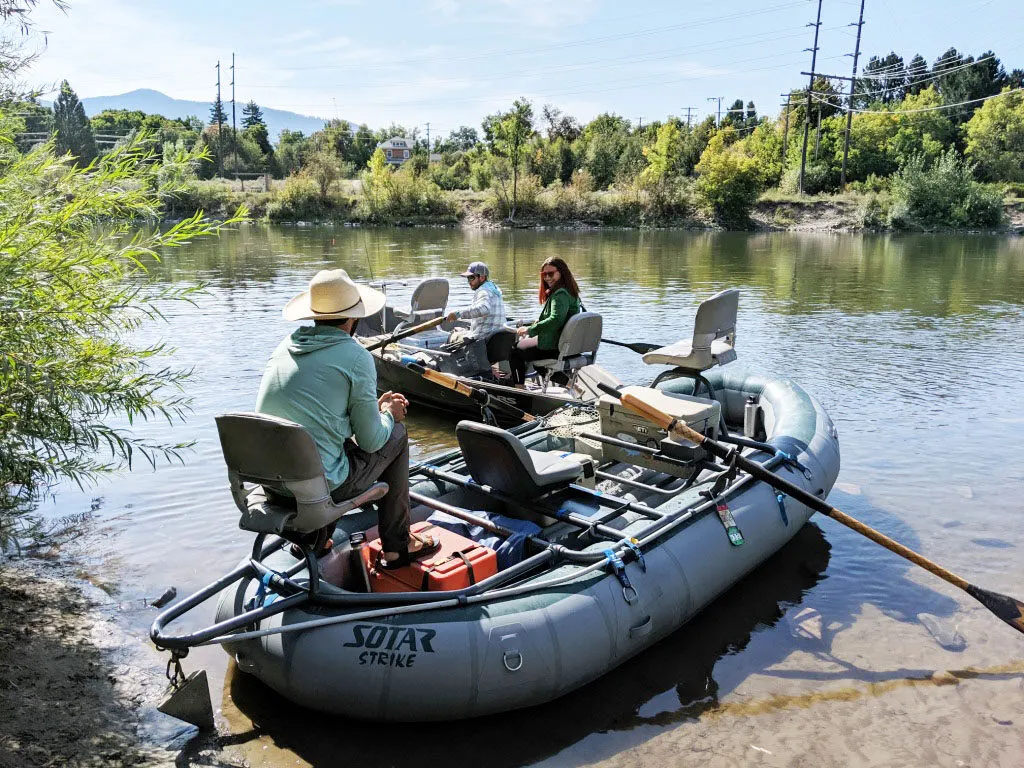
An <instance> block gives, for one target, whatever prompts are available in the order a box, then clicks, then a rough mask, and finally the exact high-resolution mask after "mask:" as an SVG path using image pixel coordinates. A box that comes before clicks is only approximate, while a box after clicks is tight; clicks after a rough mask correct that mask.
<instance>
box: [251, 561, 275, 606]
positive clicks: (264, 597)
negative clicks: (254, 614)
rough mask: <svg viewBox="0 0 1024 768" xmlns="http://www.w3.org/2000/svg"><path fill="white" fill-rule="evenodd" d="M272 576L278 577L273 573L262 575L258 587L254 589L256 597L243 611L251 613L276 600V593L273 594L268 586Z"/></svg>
mask: <svg viewBox="0 0 1024 768" xmlns="http://www.w3.org/2000/svg"><path fill="white" fill-rule="evenodd" d="M274 576H280V574H279V573H276V572H275V571H268V572H267V573H265V574H263V577H262V578H261V579H260V585H259V587H257V589H256V595H255V596H254V597H253V598H252V599H251V600H250V601H249V602H248V603H247V604H246V606H245V610H247V611H252V610H255V609H256V608H262V607H263V606H264V605H270V604H271V603H272V602H274V601H275V600H276V599H277V592H274V591H273V589H272V588H271V586H270V580H271V579H273V578H274Z"/></svg>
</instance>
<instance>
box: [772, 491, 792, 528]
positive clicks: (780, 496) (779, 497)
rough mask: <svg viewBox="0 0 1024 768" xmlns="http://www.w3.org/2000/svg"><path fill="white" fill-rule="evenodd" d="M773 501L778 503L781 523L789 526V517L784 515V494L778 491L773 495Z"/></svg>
mask: <svg viewBox="0 0 1024 768" xmlns="http://www.w3.org/2000/svg"><path fill="white" fill-rule="evenodd" d="M775 500H776V501H777V502H779V514H780V515H781V516H782V522H783V523H785V524H786V525H789V515H787V514H786V494H784V493H783V492H782V491H779V492H778V493H777V494H775Z"/></svg>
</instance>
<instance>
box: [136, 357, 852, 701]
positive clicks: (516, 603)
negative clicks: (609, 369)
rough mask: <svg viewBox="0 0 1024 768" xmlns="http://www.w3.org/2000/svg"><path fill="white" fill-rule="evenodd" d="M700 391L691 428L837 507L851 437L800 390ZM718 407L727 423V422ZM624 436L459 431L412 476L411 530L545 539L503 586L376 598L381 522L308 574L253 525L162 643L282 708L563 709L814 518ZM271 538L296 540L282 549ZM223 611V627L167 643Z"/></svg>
mask: <svg viewBox="0 0 1024 768" xmlns="http://www.w3.org/2000/svg"><path fill="white" fill-rule="evenodd" d="M693 384H694V380H693V379H675V380H672V381H669V382H667V383H666V384H665V385H664V387H663V389H662V392H663V393H665V399H666V400H670V399H671V396H673V395H678V396H679V397H678V400H679V403H680V405H679V408H680V413H681V414H684V415H685V414H686V413H696V412H697V411H700V412H701V413H703V414H704V416H703V417H702V419H701V420H700V421H699V424H698V426H696V427H695V428H697V429H700V430H701V431H706V433H707V434H711V433H713V432H715V431H716V430H718V429H719V428H720V425H722V424H724V425H725V426H726V429H727V430H728V433H719V435H718V437H719V439H720V440H723V441H727V442H731V443H732V444H734V445H735V446H736V449H737V451H742V455H744V456H746V457H748V458H750V459H752V460H755V461H758V462H760V463H762V464H763V466H765V467H766V468H768V469H771V470H772V471H775V472H777V473H779V474H780V475H781V476H782V477H785V478H786V479H788V480H790V481H791V482H793V483H795V484H797V485H799V486H800V487H802V488H804V489H806V490H807V491H809V492H810V493H813V494H814V495H816V496H818V497H821V498H824V497H825V496H826V495H827V494H828V492H829V490H830V489H831V488H832V485H833V483H834V482H835V479H836V476H837V475H838V472H839V446H838V437H837V434H836V430H835V427H834V426H833V424H832V421H831V419H830V418H829V417H828V415H827V414H826V413H825V412H824V410H823V409H822V408H821V407H820V405H818V403H817V402H816V401H815V400H814V399H813V398H812V397H810V396H809V395H808V394H807V393H806V392H804V391H803V390H802V389H801V388H800V387H799V386H797V385H796V384H794V383H792V382H790V381H788V380H785V379H772V378H765V377H761V376H756V375H750V374H747V373H744V372H742V370H739V369H735V367H734V366H730V368H729V370H728V371H726V370H725V369H722V368H716V369H713V370H710V371H703V372H702V376H701V381H700V386H701V388H702V394H703V390H704V389H705V387H707V388H709V389H710V390H711V393H712V394H713V397H714V400H713V401H711V400H709V399H707V398H695V397H693V394H692V393H693ZM651 396H652V397H654V396H657V395H656V393H653V392H652V393H651ZM670 404H671V403H670ZM709 408H710V409H713V410H716V409H718V408H720V409H721V418H720V419H719V420H718V421H717V422H714V420H711V419H708V418H707V413H708V409H709ZM752 410H753V412H754V416H755V418H754V420H753V422H752V421H751V412H752ZM745 415H746V417H747V425H748V426H747V434H746V435H745V436H743V437H741V436H739V430H740V428H741V427H740V425H743V424H744V416H745ZM602 416H604V419H603V420H602ZM609 426H610V422H609V418H608V414H606V413H602V412H601V411H599V410H598V409H597V408H595V407H594V406H593V405H589V406H588V405H569V406H566V407H565V408H563V409H561V410H559V411H556V412H555V413H554V414H552V415H550V416H549V417H545V418H543V419H539V420H537V421H535V422H531V423H529V424H524V425H522V426H520V427H517V428H516V429H514V430H511V431H510V432H511V435H509V433H504V432H501V431H500V430H495V433H494V434H492V433H489V432H488V428H483V429H481V428H479V425H476V426H474V427H467V426H465V425H460V427H459V428H458V429H457V436H458V437H459V441H460V449H459V450H455V451H449V452H447V453H445V454H442V455H439V456H435V457H432V458H431V459H429V460H427V461H424V462H421V463H419V464H416V465H414V466H413V467H412V468H411V482H412V494H413V496H412V498H413V500H414V502H415V503H416V506H415V507H414V510H413V517H414V519H415V520H422V519H425V518H426V517H427V516H428V515H430V514H431V513H432V512H434V511H435V510H442V511H448V512H453V513H455V514H456V515H459V514H462V515H464V516H465V515H466V510H471V511H472V512H471V513H470V516H471V517H474V516H475V517H482V516H483V515H484V514H488V515H494V514H502V515H506V516H510V517H518V518H525V519H529V520H532V521H533V522H535V523H536V524H537V525H538V526H540V530H539V532H537V533H536V534H534V535H532V536H531V537H530V538H529V540H528V542H527V544H526V547H525V556H524V559H523V560H522V561H521V562H519V563H518V564H515V565H512V566H511V567H508V568H505V569H504V570H500V571H499V572H498V573H497V574H495V575H494V576H491V577H489V578H486V579H483V580H481V581H478V582H477V583H476V584H472V585H471V586H469V587H466V588H464V589H460V590H456V591H451V592H404V593H402V592H397V593H396V592H392V593H387V594H384V593H372V592H371V593H367V592H365V591H361V590H364V589H365V588H363V587H360V583H365V582H362V581H361V578H360V576H359V572H358V571H359V568H358V566H357V563H358V561H357V560H356V559H355V558H354V557H353V552H352V550H351V549H350V547H349V536H350V535H351V534H360V533H365V534H366V536H367V537H368V538H372V537H374V536H375V535H376V534H375V531H374V529H373V525H374V523H375V515H374V514H373V513H372V512H371V511H365V510H359V511H354V512H349V513H348V514H344V515H342V516H341V517H340V519H338V522H337V529H336V531H335V533H334V547H333V549H332V550H331V552H330V553H329V554H328V555H327V556H325V557H323V558H321V559H320V560H319V561H318V560H317V558H316V557H315V556H314V555H313V553H312V551H311V550H310V549H309V547H306V548H305V549H304V555H303V557H298V558H297V557H295V556H293V555H292V554H291V551H290V548H288V547H286V546H284V544H285V543H286V539H290V540H293V541H295V540H299V541H301V540H302V537H301V535H300V534H299V532H297V531H294V530H290V529H289V525H291V523H289V521H288V520H287V519H280V518H275V519H274V520H273V521H272V522H271V523H268V524H266V525H263V528H262V529H261V528H260V527H259V526H258V525H255V530H257V531H259V535H258V537H257V542H256V544H255V545H254V548H253V552H252V555H251V556H250V557H249V558H246V559H245V560H243V561H242V563H241V564H240V565H239V567H238V568H237V569H236V570H235V571H234V572H232V573H231V574H228V575H227V576H225V577H224V578H222V579H220V580H218V581H217V582H215V583H214V584H211V585H210V586H209V587H208V588H207V589H205V590H203V591H201V592H200V593H197V594H196V595H194V596H192V597H191V598H188V599H187V600H186V601H183V603H181V604H180V605H177V606H173V607H172V608H171V609H169V610H168V611H165V612H164V613H163V614H162V615H161V616H160V617H159V618H158V619H157V621H156V623H155V624H154V627H153V630H152V636H153V639H154V641H155V642H156V643H157V645H158V646H160V647H163V648H170V649H176V648H177V649H186V648H188V647H190V646H194V645H200V644H210V643H219V644H222V645H223V646H224V648H225V650H226V651H227V652H229V653H231V654H232V655H233V656H234V657H235V658H236V660H237V662H238V666H239V668H240V669H241V670H242V671H243V672H246V673H249V674H252V675H255V676H256V677H258V678H259V679H260V680H262V681H263V682H264V683H266V684H267V685H268V686H270V687H271V688H273V689H274V690H276V691H278V692H279V693H280V694H281V695H283V696H284V697H285V698H287V699H289V700H291V701H293V702H295V703H298V704H301V705H304V706H307V707H310V708H313V709H317V710H323V711H327V712H333V713H338V714H343V715H348V716H351V717H356V718H366V719H374V720H398V721H423V720H447V719H454V718H466V717H474V716H478V715H484V714H488V713H493V712H500V711H505V710H510V709H515V708H520V707H527V706H531V705H535V704H539V703H541V702H545V701H549V700H551V699H554V698H557V697H559V696H561V695H563V694H565V693H568V692H569V691H572V690H573V689H575V688H578V687H580V686H582V685H584V684H585V683H587V682H588V681H591V680H593V679H595V678H597V677H599V676H600V675H602V674H604V673H605V672H607V671H609V670H610V669H612V668H614V667H615V666H617V665H619V664H621V663H622V662H623V661H625V660H626V659H628V658H630V657H631V656H633V655H635V654H637V653H640V652H641V651H642V650H643V649H645V648H647V647H649V646H650V645H652V644H653V643H655V642H657V641H658V640H660V639H661V638H663V637H665V636H666V635H668V634H670V633H671V632H674V631H675V630H677V629H678V628H679V627H681V626H682V625H683V624H685V623H686V621H687V620H689V619H690V618H691V617H692V616H694V615H695V614H696V613H698V612H699V611H700V610H701V609H702V608H704V607H705V606H707V605H708V604H709V603H710V602H711V601H713V600H714V599H715V598H716V597H717V596H718V595H720V594H721V593H722V592H724V591H725V590H726V589H728V588H729V587H730V586H731V585H733V584H734V583H735V582H736V581H737V580H739V579H740V578H742V577H743V576H744V575H746V574H747V573H749V572H750V571H752V570H753V569H755V568H756V567H757V566H758V565H759V564H761V563H762V562H763V561H764V560H765V559H766V558H768V557H770V556H771V555H772V554H773V553H775V552H776V551H777V550H778V549H779V548H780V547H782V545H783V544H785V543H786V542H787V541H788V540H789V539H790V538H792V536H793V535H794V534H795V533H796V531H797V530H799V528H800V527H801V526H802V525H803V524H804V523H805V522H806V521H807V519H808V518H809V517H810V514H811V511H810V510H809V509H808V508H807V507H805V506H804V505H802V504H799V503H797V502H796V501H794V500H792V499H788V498H786V497H784V496H781V495H779V494H777V493H776V491H775V490H774V489H773V488H771V487H770V486H768V485H767V484H765V483H764V482H761V481H759V480H756V479H755V478H753V477H751V476H749V475H746V474H745V473H743V472H742V471H740V470H738V469H737V468H736V466H735V465H732V466H729V465H728V463H725V464H722V463H715V462H713V461H711V460H710V459H709V458H708V457H706V456H704V455H702V452H701V451H700V450H695V447H694V446H692V445H685V444H679V443H675V442H673V441H671V440H665V439H663V434H664V433H662V434H661V435H659V434H658V430H657V428H655V427H651V428H650V429H649V433H648V434H647V436H646V438H647V439H644V437H643V436H642V435H641V436H639V438H638V436H637V435H630V434H626V433H625V432H624V430H623V427H622V424H621V423H620V422H615V424H614V425H611V426H612V428H610V429H609V428H608V427H609ZM497 432H501V435H499V434H497ZM502 435H506V436H502ZM606 447H608V448H610V449H611V450H609V451H607V456H608V457H606V451H605V448H606ZM609 457H610V458H609ZM623 459H625V460H623ZM574 466H575V467H576V469H573V468H572V467H574ZM588 466H589V468H590V469H589V476H588ZM233 482H234V480H233ZM267 482H271V479H268V481H267ZM247 508H248V507H247ZM244 517H245V515H244V514H243V518H244ZM285 518H287V515H285ZM266 519H267V520H270V518H269V517H268V518H266ZM318 520H319V518H318ZM249 527H250V529H254V524H253V523H252V522H251V521H250V523H249ZM306 527H307V528H308V527H309V523H308V520H307V523H306ZM307 532H308V531H307ZM273 533H277V534H279V535H281V536H283V537H284V538H274V539H272V540H270V542H269V543H267V537H268V536H270V535H272V534H273ZM357 540H358V539H357ZM310 573H317V574H319V577H318V578H314V579H312V580H310V579H309V574H310ZM218 592H220V593H221V595H220V600H219V604H218V607H217V615H216V621H217V624H215V625H213V626H211V627H208V628H206V629H204V630H200V631H197V632H193V633H191V634H187V635H179V636H173V635H171V634H169V632H167V627H168V625H169V624H170V622H172V621H173V620H175V619H176V618H177V617H179V616H181V615H182V614H183V613H186V612H187V611H189V610H191V609H192V608H193V607H195V606H196V605H198V604H200V603H202V602H203V601H204V600H206V599H207V598H209V597H211V596H213V595H215V594H217V593H218Z"/></svg>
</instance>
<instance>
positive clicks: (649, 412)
mask: <svg viewBox="0 0 1024 768" xmlns="http://www.w3.org/2000/svg"><path fill="white" fill-rule="evenodd" d="M598 386H599V387H600V388H601V389H602V390H603V391H605V392H607V393H608V394H609V395H611V396H612V397H615V398H618V399H619V400H621V401H622V404H623V405H624V406H625V407H626V408H627V409H628V410H630V411H632V412H634V413H636V414H637V415H638V416H642V417H644V418H646V419H648V420H649V421H651V422H653V423H654V424H657V425H658V426H659V427H661V428H662V429H666V430H669V431H671V432H672V433H673V434H675V435H679V436H680V437H685V438H686V439H687V440H690V441H692V442H694V443H697V444H698V445H701V446H703V447H704V448H705V449H706V450H707V451H708V452H710V453H712V454H714V455H715V456H718V457H720V458H726V457H729V458H731V459H733V460H735V462H736V465H737V466H738V467H740V469H743V470H744V471H746V472H748V473H749V474H751V475H753V476H754V477H756V478H758V479H759V480H763V481H764V482H765V483H767V484H768V485H770V486H771V487H772V488H775V489H776V490H779V491H782V492H783V493H785V494H786V495H788V496H790V497H792V498H793V499H795V500H796V501H798V502H800V503H801V504H804V505H805V506H808V507H810V508H811V509H813V510H814V511H816V512H820V513H821V514H823V515H826V516H827V517H831V518H832V519H833V520H835V521H836V522H838V523H841V524H843V525H845V526H846V527H847V528H849V529H850V530H852V531H855V532H857V533H859V534H861V535H862V536H864V537H866V538H868V539H871V541H873V542H875V543H876V544H879V545H880V546H883V547H885V548H886V549H888V550H889V551H890V552H892V553H894V554H897V555H899V556H900V557H903V558H905V559H906V560H909V561H910V562H912V563H914V564H915V565H917V566H920V567H921V568H924V569H925V570H926V571H929V572H930V573H933V574H935V575H936V576H938V577H939V578H940V579H942V580H943V581H945V582H948V583H949V584H952V585H953V586H955V587H958V588H960V589H962V590H964V591H965V592H966V593H967V594H969V595H970V596H971V597H973V598H974V599H976V600H977V601H978V602H980V603H981V604H982V605H984V606H985V607H986V608H987V609H988V610H989V611H991V612H992V613H994V614H995V615H996V616H997V617H998V618H1000V619H1002V620H1003V621H1004V622H1006V623H1007V624H1009V625H1010V626H1011V627H1013V628H1014V629H1016V630H1017V631H1018V632H1021V633H1024V603H1022V602H1021V601H1020V600H1017V599H1016V598H1014V597H1010V596H1009V595H1001V594H999V593H998V592H991V591H989V590H987V589H982V588H981V587H978V586H976V585H974V584H971V583H970V582H969V581H967V580H966V579H965V578H963V577H962V576H958V575H957V574H955V573H953V572H952V571H950V570H948V569H947V568H943V567H942V566H941V565H939V564H938V563H936V562H933V561H931V560H929V559H928V558H927V557H925V556H924V555H921V554H918V553H917V552H915V551H914V550H912V549H910V548H909V547H905V546H903V545H902V544H900V543H899V542H898V541H895V540H894V539H890V538H889V537H888V536H886V535H885V534H883V533H881V532H879V531H876V530H875V529H874V528H872V527H870V526H868V525H865V524H864V523H862V522H860V520H857V519H856V518H854V517H850V516H849V515H848V514H846V513H845V512H842V511H841V510H838V509H836V508H835V507H833V506H830V505H829V504H827V503H826V502H825V501H824V500H822V499H819V498H818V497H817V496H815V495H814V494H812V493H808V492H807V491H805V490H804V489H803V488H801V487H800V486H798V485H795V484H794V483H791V482H790V481H789V480H787V479H785V478H784V477H780V476H779V475H777V474H775V473H774V472H772V471H770V470H768V469H765V468H764V466H763V465H761V464H760V463H758V462H756V461H751V460H750V459H748V458H746V457H745V456H743V455H741V454H739V453H736V452H735V449H733V448H729V447H727V446H725V445H722V444H721V443H719V442H717V441H715V440H712V439H711V438H709V437H706V436H705V435H702V434H701V433H700V432H697V431H696V430H694V429H691V428H690V427H688V426H687V425H686V424H682V423H680V422H679V421H677V420H676V419H674V418H673V417H672V416H670V415H669V414H667V413H664V412H663V411H661V410H659V409H658V408H655V407H654V406H653V405H651V404H650V403H647V402H645V401H644V400H641V399H640V398H638V397H636V396H635V395H631V394H628V393H623V392H619V391H618V390H616V389H613V388H612V387H609V386H608V385H606V384H599V385H598Z"/></svg>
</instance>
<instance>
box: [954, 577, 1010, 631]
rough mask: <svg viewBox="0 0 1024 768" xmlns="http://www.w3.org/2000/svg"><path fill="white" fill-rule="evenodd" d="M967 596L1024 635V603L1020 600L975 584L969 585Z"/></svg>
mask: <svg viewBox="0 0 1024 768" xmlns="http://www.w3.org/2000/svg"><path fill="white" fill-rule="evenodd" d="M967 594H969V595H970V596H971V597H973V598H974V599H975V600H977V601H978V602H979V603H981V604H982V605H984V606H985V607H986V608H988V609H989V610H990V611H992V613H994V614H995V615H996V616H997V617H999V618H1000V619H1002V620H1003V621H1005V622H1006V623H1007V624H1009V625H1010V626H1011V627H1013V628H1014V629H1016V630H1017V631H1018V632H1020V633H1021V634H1024V603H1022V602H1021V601H1020V600H1017V599H1016V598H1013V597H1010V596H1009V595H1001V594H999V593H998V592H991V591H989V590H987V589H982V588H981V587H976V586H974V585H973V584H970V585H968V587H967Z"/></svg>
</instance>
